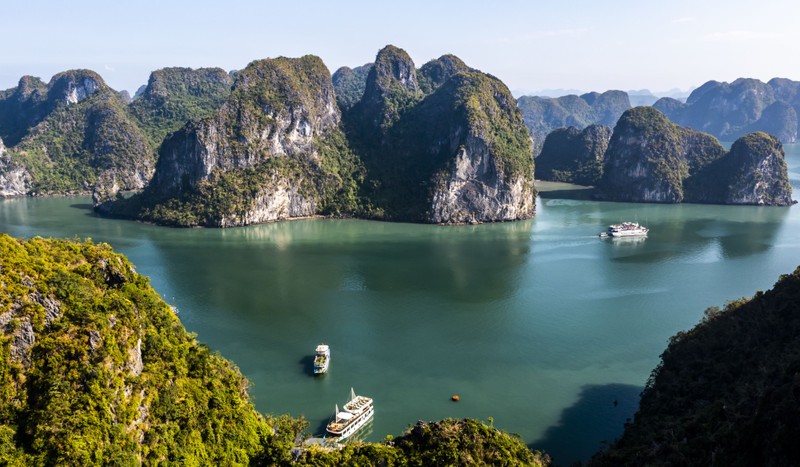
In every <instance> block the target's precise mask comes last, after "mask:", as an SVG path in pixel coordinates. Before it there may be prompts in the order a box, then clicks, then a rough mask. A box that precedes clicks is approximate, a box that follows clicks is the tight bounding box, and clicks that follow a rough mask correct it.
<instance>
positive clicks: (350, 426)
mask: <svg viewBox="0 0 800 467" xmlns="http://www.w3.org/2000/svg"><path fill="white" fill-rule="evenodd" d="M343 409H344V410H342V411H339V406H338V405H337V406H336V415H335V416H334V418H333V420H331V421H330V422H328V427H327V428H326V431H327V432H328V435H329V436H330V437H333V438H337V440H338V441H344V440H345V439H347V438H349V437H350V436H352V435H353V434H354V433H356V432H357V431H358V430H359V429H361V428H362V427H363V426H364V425H366V424H367V423H368V422H369V421H370V420H372V415H373V414H374V413H375V409H374V407H373V405H372V399H371V398H369V397H366V396H357V395H356V392H355V391H354V390H353V388H350V400H349V401H348V402H347V403H346V404H344V407H343Z"/></svg>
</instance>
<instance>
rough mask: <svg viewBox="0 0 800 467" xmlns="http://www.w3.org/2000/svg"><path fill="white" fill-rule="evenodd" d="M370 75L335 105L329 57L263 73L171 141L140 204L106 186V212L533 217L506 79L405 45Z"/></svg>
mask: <svg viewBox="0 0 800 467" xmlns="http://www.w3.org/2000/svg"><path fill="white" fill-rule="evenodd" d="M361 70H362V71H361V76H363V75H364V73H366V82H365V83H364V86H363V95H361V96H359V98H358V100H357V101H355V96H357V95H358V93H359V92H361V91H360V89H361V86H360V84H359V79H358V76H357V75H356V73H355V72H353V71H352V70H351V71H347V70H340V71H338V72H337V73H335V74H334V78H335V81H336V82H337V83H339V85H340V86H344V87H346V89H347V90H348V92H349V94H346V93H345V91H342V98H341V99H340V101H339V102H338V103H337V101H336V96H337V95H338V94H336V92H335V90H334V85H333V79H332V77H331V74H330V73H329V71H328V70H327V68H326V67H325V65H324V64H323V63H322V61H321V60H320V59H319V58H318V57H314V56H310V55H309V56H305V57H302V58H299V59H290V58H277V59H267V60H259V61H256V62H253V63H251V64H250V65H248V66H247V67H246V68H245V69H244V70H241V71H239V72H238V73H237V74H236V79H235V81H234V84H233V89H232V91H231V93H230V95H229V97H228V98H227V100H226V101H225V102H224V103H223V105H222V106H221V107H220V108H219V109H218V110H217V111H216V113H214V114H213V115H211V116H209V117H207V118H204V119H199V120H193V121H191V122H189V123H188V124H186V126H184V127H183V128H182V129H181V130H179V131H177V132H175V133H173V134H172V135H170V136H169V137H168V138H167V139H166V140H165V141H164V142H163V143H162V145H161V148H160V150H159V158H158V163H157V165H156V168H155V173H154V175H153V178H152V181H151V182H150V184H149V185H148V186H147V187H146V189H145V190H144V191H143V192H142V193H141V194H140V195H136V196H134V197H132V198H128V199H124V198H114V190H113V187H105V186H102V187H99V190H98V191H101V192H102V193H101V194H100V195H99V196H96V198H97V200H98V202H99V203H102V204H100V207H99V210H100V212H103V213H108V214H110V215H114V216H122V217H133V218H138V219H142V220H146V221H151V222H155V223H160V224H168V225H178V226H192V225H203V226H219V227H230V226H237V225H247V224H253V223H259V222H267V221H274V220H282V219H290V218H296V217H307V216H311V215H317V214H322V215H337V216H341V215H344V216H356V217H366V218H373V219H384V220H399V221H412V222H428V223H442V224H451V223H474V222H494V221H506V220H516V219H525V218H528V217H531V216H532V215H533V211H534V193H535V192H534V188H533V160H532V157H531V153H532V146H531V139H530V136H529V135H528V132H527V129H526V128H525V126H524V124H523V119H522V115H521V113H520V111H519V109H518V108H517V106H516V103H515V101H514V99H513V97H511V94H510V93H509V91H508V89H507V88H506V87H505V85H504V84H503V83H502V82H500V81H499V80H498V79H496V78H494V77H492V76H490V75H487V74H484V73H481V72H478V71H476V70H473V69H471V68H469V67H467V66H466V65H465V64H464V63H463V62H462V61H461V60H459V59H458V58H457V57H454V56H443V57H442V58H439V59H437V60H434V61H432V62H430V63H428V64H426V65H424V66H423V67H422V68H420V69H419V70H417V69H416V68H415V66H414V62H413V61H412V60H411V58H410V57H409V56H408V54H406V52H405V51H403V50H402V49H399V48H397V47H394V46H387V47H386V48H384V49H383V50H381V51H380V52H379V53H378V55H377V57H376V61H375V63H374V64H373V65H372V66H369V67H363V68H362V69H361ZM351 75H352V76H351ZM348 76H349V77H348ZM345 96H349V97H345ZM339 106H342V107H343V109H344V112H342V111H341V110H340V107H339ZM348 106H349V107H348Z"/></svg>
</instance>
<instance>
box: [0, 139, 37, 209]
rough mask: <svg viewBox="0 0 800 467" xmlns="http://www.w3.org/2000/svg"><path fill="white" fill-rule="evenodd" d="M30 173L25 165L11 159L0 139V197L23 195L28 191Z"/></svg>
mask: <svg viewBox="0 0 800 467" xmlns="http://www.w3.org/2000/svg"><path fill="white" fill-rule="evenodd" d="M29 183H30V175H28V172H27V171H26V170H25V168H24V167H20V166H18V165H16V164H14V163H13V162H12V161H11V158H10V157H9V156H8V155H7V151H6V147H5V145H4V144H3V140H2V139H0V198H7V197H10V196H23V195H25V194H27V193H28V189H29V186H28V185H29Z"/></svg>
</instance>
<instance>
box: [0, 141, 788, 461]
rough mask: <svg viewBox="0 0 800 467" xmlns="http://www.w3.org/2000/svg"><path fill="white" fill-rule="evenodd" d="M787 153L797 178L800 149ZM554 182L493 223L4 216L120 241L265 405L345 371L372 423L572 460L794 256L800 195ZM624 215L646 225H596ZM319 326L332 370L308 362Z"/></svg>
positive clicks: (7, 208)
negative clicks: (471, 430) (764, 202)
mask: <svg viewBox="0 0 800 467" xmlns="http://www.w3.org/2000/svg"><path fill="white" fill-rule="evenodd" d="M787 154H788V156H787V158H788V160H789V163H790V170H791V178H792V183H793V186H794V187H795V190H800V188H798V186H800V181H799V180H798V178H800V176H799V175H798V171H799V168H798V166H800V148H798V147H795V146H789V147H787ZM543 186H544V187H545V188H546V189H547V190H549V191H548V192H547V193H545V196H546V197H542V198H540V199H539V200H538V205H537V213H538V214H537V216H536V218H535V219H532V220H530V221H524V222H516V223H505V224H493V225H480V226H463V227H441V226H429V225H411V224H390V223H380V222H369V221H359V220H323V219H317V220H304V221H292V222H284V223H277V224H265V225H259V226H252V227H246V228H236V229H227V230H217V229H170V228H162V227H155V226H150V225H144V224H140V223H135V222H130V221H119V220H109V219H100V218H97V217H96V216H94V214H93V213H92V212H91V209H90V206H89V202H90V201H89V200H88V199H87V198H66V199H64V198H61V199H58V198H56V199H28V198H24V199H15V200H5V201H0V231H2V232H5V233H8V234H10V235H13V236H25V237H29V236H33V235H41V236H58V237H80V238H85V237H91V238H93V239H94V240H95V241H103V242H108V243H110V244H111V245H112V246H113V247H114V248H115V249H116V250H117V251H120V252H122V253H124V254H126V255H127V256H128V257H129V258H130V259H131V261H133V263H134V264H135V265H136V267H137V270H138V271H139V272H140V273H142V274H146V275H148V276H150V277H151V278H152V283H153V285H154V287H155V288H156V289H157V290H158V291H159V292H160V293H162V294H163V295H164V297H165V299H166V300H167V301H168V302H170V303H172V304H174V305H176V306H177V307H178V309H179V310H180V318H181V320H182V321H183V323H184V325H185V326H186V327H187V328H188V329H189V330H190V331H193V332H196V333H197V334H198V338H199V339H200V340H201V341H203V342H205V343H206V344H208V345H209V346H210V347H211V348H213V349H215V350H217V351H219V352H220V353H221V354H222V355H224V356H225V357H227V358H230V359H232V360H233V361H235V362H236V364H237V365H238V366H239V367H240V369H241V370H242V372H243V373H244V374H245V375H246V376H247V377H248V378H249V379H250V380H251V381H252V382H253V388H252V390H251V394H252V395H253V397H254V400H255V403H256V406H257V408H258V409H259V410H261V411H264V412H270V413H276V414H277V413H290V414H292V415H295V416H299V415H303V416H305V417H306V418H307V419H308V420H309V421H310V423H311V429H312V431H316V432H321V431H322V430H321V427H322V426H323V424H324V423H325V421H327V419H328V417H329V416H330V415H331V414H332V412H333V409H334V404H337V403H338V404H339V405H340V406H341V404H342V403H343V402H344V401H345V399H346V398H347V396H348V394H349V390H350V387H351V386H352V387H354V388H355V389H356V392H357V393H360V394H365V395H369V396H372V397H373V398H374V399H375V404H376V414H375V421H374V424H373V431H372V433H371V434H370V435H369V439H370V440H380V439H383V437H384V436H385V435H387V434H394V435H397V434H399V433H400V432H402V431H403V430H404V429H405V428H406V427H407V426H409V425H411V424H413V423H415V422H416V421H417V420H420V419H422V420H433V419H440V418H444V417H456V418H461V417H471V418H478V419H482V420H487V419H489V418H490V417H491V418H492V419H493V421H494V425H495V426H497V427H499V428H502V429H505V430H507V431H510V432H514V433H518V434H519V435H520V436H521V437H522V439H523V440H524V441H525V442H526V443H527V444H529V445H531V446H532V447H534V448H543V449H546V450H548V451H550V452H551V453H552V454H554V455H555V456H556V460H557V461H558V462H559V463H560V464H567V463H569V462H571V461H573V460H577V459H583V458H586V457H587V456H589V455H590V454H591V453H592V452H594V451H596V450H597V449H599V448H600V447H602V445H603V441H610V440H612V439H613V438H614V437H616V436H618V435H619V433H620V432H621V430H622V426H623V423H624V421H625V419H626V418H627V417H630V416H632V414H633V412H634V411H635V409H636V404H637V402H638V394H639V392H640V391H641V388H642V386H643V385H644V383H645V381H646V380H647V377H648V375H649V374H650V371H651V370H652V368H654V367H655V366H656V364H657V363H658V357H659V354H660V353H661V352H662V351H663V350H664V348H665V347H666V343H667V339H668V338H669V337H670V336H671V335H673V334H675V333H676V332H677V331H680V330H684V329H687V328H689V327H691V326H693V325H694V324H695V323H696V322H697V321H698V320H699V319H700V318H701V316H702V313H703V310H704V309H705V308H707V307H709V306H714V305H717V306H719V305H722V304H724V302H725V301H726V300H730V299H735V298H738V297H741V296H750V295H752V294H753V293H755V291H756V290H763V289H767V288H769V287H771V285H772V284H773V283H774V282H775V281H776V279H777V277H778V275H780V274H782V273H787V272H790V271H792V270H794V268H795V267H797V266H798V264H800V237H799V236H798V233H797V232H800V214H799V213H800V211H798V209H800V207H798V206H793V207H791V208H767V207H750V206H703V205H646V204H627V203H602V202H595V201H589V200H582V199H575V198H580V193H577V194H578V196H576V193H575V192H573V191H571V190H569V188H570V187H568V186H563V185H557V184H543ZM795 197H800V191H796V195H795ZM623 220H638V221H639V222H641V223H643V224H645V225H647V226H648V227H649V228H650V232H651V234H650V236H649V237H648V238H647V239H646V240H644V241H625V240H623V241H617V240H611V239H606V240H601V239H599V238H598V237H597V233H598V232H600V231H602V230H604V229H605V228H606V227H607V226H608V224H611V223H616V222H619V221H623ZM320 342H325V343H328V344H330V345H331V352H332V359H331V370H330V373H329V374H328V375H326V376H324V377H322V378H314V377H313V376H311V364H312V363H311V358H312V354H313V352H314V348H315V347H316V345H317V344H318V343H320ZM453 394H459V395H460V397H461V401H460V402H458V403H454V402H452V401H451V400H450V396H451V395H453ZM614 401H617V404H616V405H615V404H614Z"/></svg>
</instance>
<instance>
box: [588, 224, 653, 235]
mask: <svg viewBox="0 0 800 467" xmlns="http://www.w3.org/2000/svg"><path fill="white" fill-rule="evenodd" d="M649 231H650V229H648V228H647V227H645V226H643V225H639V223H638V222H623V223H622V224H611V225H610V226H608V230H607V231H605V232H603V233H601V234H600V236H601V237H646V236H647V232H649Z"/></svg>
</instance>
